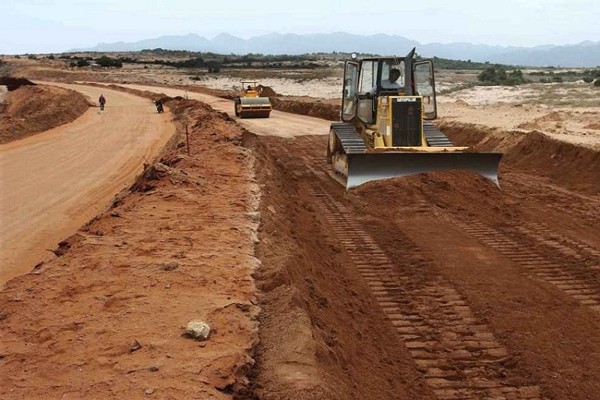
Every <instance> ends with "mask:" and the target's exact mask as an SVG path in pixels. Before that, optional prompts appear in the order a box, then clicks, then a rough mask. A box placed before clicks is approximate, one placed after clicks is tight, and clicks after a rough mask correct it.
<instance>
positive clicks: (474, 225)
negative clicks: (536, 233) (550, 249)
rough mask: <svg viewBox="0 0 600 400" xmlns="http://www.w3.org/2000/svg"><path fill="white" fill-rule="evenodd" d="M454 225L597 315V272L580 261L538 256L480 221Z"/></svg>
mask: <svg viewBox="0 0 600 400" xmlns="http://www.w3.org/2000/svg"><path fill="white" fill-rule="evenodd" d="M455 224H456V225H457V226H458V227H459V228H461V229H462V230H464V231H466V232H468V233H469V234H470V235H472V236H473V237H475V238H476V239H477V240H479V241H480V242H481V243H483V244H484V245H486V246H489V247H491V248H493V249H494V250H496V251H498V252H499V253H500V254H502V255H503V256H505V257H506V258H508V259H509V260H511V261H512V262H514V263H516V264H518V265H520V266H522V267H523V268H524V269H525V270H526V272H527V274H528V276H530V277H531V278H533V279H540V280H543V281H545V282H548V283H550V284H552V285H554V286H555V287H557V288H558V289H560V290H561V291H563V292H564V293H566V294H568V295H569V296H571V297H572V298H574V299H575V300H577V301H578V302H579V303H580V304H581V305H583V306H587V307H589V308H590V309H592V310H594V311H597V312H599V313H600V287H599V285H598V274H597V273H596V271H594V270H592V269H590V268H586V266H585V265H582V264H581V263H579V262H570V263H567V262H563V261H561V260H554V259H549V258H547V257H546V256H544V255H541V254H540V253H538V252H537V251H536V250H535V249H534V248H533V247H529V246H525V245H524V244H522V243H519V242H518V241H516V240H514V239H512V238H511V237H510V236H509V235H508V234H506V233H503V232H501V231H500V230H498V229H494V228H492V227H489V226H487V225H485V224H483V223H481V222H478V221H473V220H471V221H466V222H465V221H459V220H456V221H455ZM522 229H526V228H522ZM530 232H531V231H530ZM585 248H587V247H585ZM566 249H567V248H566V247H561V248H560V250H562V251H563V252H564V251H565V250H566ZM591 250H592V251H595V250H594V249H591Z"/></svg>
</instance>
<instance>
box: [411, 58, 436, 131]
mask: <svg viewBox="0 0 600 400" xmlns="http://www.w3.org/2000/svg"><path fill="white" fill-rule="evenodd" d="M414 68H415V70H414V80H415V90H416V93H415V94H417V95H419V96H423V104H424V106H425V119H435V118H436V117H437V106H436V98H435V79H434V75H433V63H432V62H431V60H423V61H419V62H417V63H415V67H414Z"/></svg>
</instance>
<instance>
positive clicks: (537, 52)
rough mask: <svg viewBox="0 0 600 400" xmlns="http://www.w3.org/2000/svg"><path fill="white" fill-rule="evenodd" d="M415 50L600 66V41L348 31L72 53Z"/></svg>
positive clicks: (178, 39) (184, 40)
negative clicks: (513, 42) (510, 41)
mask: <svg viewBox="0 0 600 400" xmlns="http://www.w3.org/2000/svg"><path fill="white" fill-rule="evenodd" d="M413 47H417V53H418V54H420V55H422V56H425V57H433V56H437V57H441V58H449V59H454V60H472V61H479V62H486V61H489V62H490V63H500V64H512V65H522V66H533V67H542V66H555V67H597V66H600V42H591V41H586V42H582V43H578V44H573V45H565V46H556V45H545V46H536V47H515V46H508V47H503V46H488V45H482V44H472V43H428V44H421V43H419V42H417V41H415V40H410V39H407V38H405V37H402V36H397V35H384V34H379V35H369V36H364V35H355V34H351V33H345V32H337V33H317V34H305V35H298V34H292V33H288V34H280V33H271V34H268V35H262V36H255V37H252V38H250V39H241V38H239V37H236V36H233V35H230V34H227V33H222V34H220V35H218V36H216V37H214V38H213V39H207V38H204V37H201V36H198V35H196V34H193V33H191V34H188V35H180V36H160V37H157V38H154V39H146V40H141V41H138V42H129V43H126V42H116V43H100V44H98V45H97V46H95V47H92V48H86V49H74V50H72V51H98V52H110V51H139V50H145V49H156V48H162V49H165V50H189V51H199V52H213V53H219V54H248V53H261V54H289V55H294V54H306V53H320V52H325V53H330V52H333V51H337V52H345V53H346V52H353V51H355V52H358V53H369V54H381V55H404V54H405V53H408V51H409V50H410V49H412V48H413Z"/></svg>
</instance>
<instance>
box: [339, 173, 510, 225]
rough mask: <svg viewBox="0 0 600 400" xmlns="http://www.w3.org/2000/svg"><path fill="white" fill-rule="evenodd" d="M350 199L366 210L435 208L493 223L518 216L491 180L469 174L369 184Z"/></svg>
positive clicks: (397, 179) (443, 174) (356, 190)
mask: <svg viewBox="0 0 600 400" xmlns="http://www.w3.org/2000/svg"><path fill="white" fill-rule="evenodd" d="M350 198H351V199H352V200H353V201H355V202H357V203H358V204H360V205H361V206H364V207H369V208H371V207H374V208H375V209H381V210H384V209H387V208H389V206H390V205H391V204H402V207H403V209H411V208H413V209H414V210H415V211H417V210H418V209H419V208H420V207H427V206H428V207H432V206H434V207H435V208H437V209H439V210H447V211H450V212H452V213H454V214H459V215H460V214H462V215H464V216H475V215H477V216H478V217H479V218H487V219H489V220H494V221H496V220H505V219H511V218H513V217H514V216H515V208H514V207H513V205H512V204H507V203H506V201H505V199H504V196H503V194H502V191H501V190H500V189H498V187H496V185H494V184H493V183H492V182H491V181H490V180H488V179H486V178H484V177H482V176H480V175H478V174H476V173H474V172H469V171H444V172H430V173H425V174H417V175H412V176H407V177H402V178H393V179H386V180H381V181H374V182H369V183H366V184H364V185H362V186H360V187H358V188H356V189H354V190H353V191H351V192H350Z"/></svg>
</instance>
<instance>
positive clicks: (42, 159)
mask: <svg viewBox="0 0 600 400" xmlns="http://www.w3.org/2000/svg"><path fill="white" fill-rule="evenodd" d="M57 85H58V86H63V87H68V88H70V89H73V90H77V91H79V92H81V93H83V94H84V95H86V96H88V97H90V99H92V100H93V101H97V99H98V97H99V96H100V94H101V93H103V94H104V96H105V97H106V99H107V105H106V109H105V111H104V112H100V111H99V109H98V108H90V110H89V111H87V112H86V113H85V114H84V115H83V116H81V117H80V118H78V119H77V120H75V121H74V122H72V123H69V124H65V125H62V126H59V127H57V128H55V129H52V130H50V131H47V132H44V133H41V134H38V135H35V136H32V137H29V138H26V139H23V140H19V141H16V142H12V143H9V144H6V145H2V146H0V186H1V190H0V218H1V223H0V243H1V244H2V245H1V246H0V285H2V284H4V283H5V282H6V281H7V280H9V279H10V278H12V277H15V276H17V275H20V274H22V273H24V272H28V271H29V270H30V269H31V267H32V266H33V265H35V264H36V263H38V262H41V261H43V260H45V259H47V258H49V257H51V256H53V255H52V252H51V251H50V250H49V249H55V248H56V244H57V243H58V242H59V241H61V240H63V239H64V238H66V237H68V236H69V235H71V234H73V233H75V232H76V231H77V229H79V228H80V227H81V226H82V225H83V224H85V223H86V222H87V221H88V220H90V219H91V218H93V217H94V216H95V215H97V214H98V213H99V212H100V211H101V210H102V209H104V208H105V207H106V206H107V205H108V203H109V202H110V201H111V199H112V198H113V196H114V195H115V194H116V193H118V192H119V191H120V190H122V189H123V188H125V187H126V186H127V185H129V184H131V183H132V182H133V180H134V178H135V176H136V175H137V174H139V173H140V172H141V170H142V166H143V163H144V162H147V161H150V160H151V159H152V158H153V157H154V156H156V155H157V153H158V152H159V151H160V149H162V147H163V146H164V145H165V143H166V142H167V141H168V140H169V138H170V137H171V136H172V135H173V134H174V132H175V127H174V125H173V124H171V123H170V122H169V121H170V120H171V117H170V115H169V114H168V113H165V114H163V115H157V114H156V111H155V110H154V107H153V105H152V103H151V102H150V101H149V100H147V99H144V98H140V97H136V96H133V95H130V94H126V93H121V92H116V91H111V90H108V89H101V88H94V87H88V86H81V85H62V84H57Z"/></svg>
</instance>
